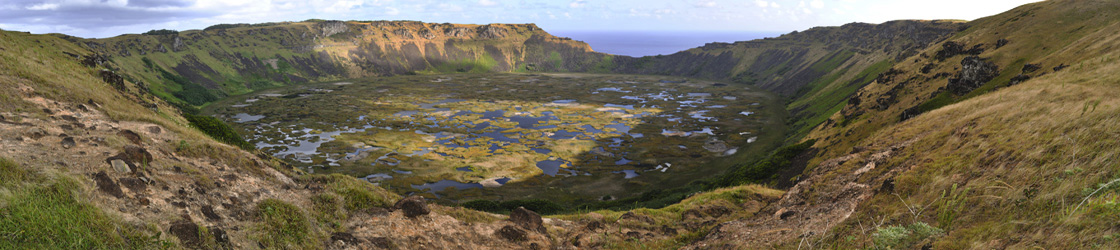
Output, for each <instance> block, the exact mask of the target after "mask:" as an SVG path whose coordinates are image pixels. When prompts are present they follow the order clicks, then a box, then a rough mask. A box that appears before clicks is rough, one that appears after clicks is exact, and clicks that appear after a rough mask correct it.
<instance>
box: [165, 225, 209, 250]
mask: <svg viewBox="0 0 1120 250" xmlns="http://www.w3.org/2000/svg"><path fill="white" fill-rule="evenodd" d="M167 231H168V232H170V233H171V235H174V236H175V238H179V242H182V243H183V245H184V246H186V247H187V248H191V249H197V248H200V247H202V243H203V241H202V236H201V235H199V232H200V230H199V227H198V225H196V224H194V222H191V221H190V220H187V219H183V220H179V221H177V222H175V223H172V224H171V228H168V229H167Z"/></svg>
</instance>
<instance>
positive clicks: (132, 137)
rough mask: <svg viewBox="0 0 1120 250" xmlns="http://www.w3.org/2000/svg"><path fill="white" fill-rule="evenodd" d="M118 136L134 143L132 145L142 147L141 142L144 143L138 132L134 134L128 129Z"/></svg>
mask: <svg viewBox="0 0 1120 250" xmlns="http://www.w3.org/2000/svg"><path fill="white" fill-rule="evenodd" d="M117 135H120V136H121V137H124V138H125V139H128V141H129V142H132V144H136V145H140V142H142V141H141V139H140V134H137V133H136V132H134V131H132V130H127V129H125V130H121V132H118V133H117Z"/></svg>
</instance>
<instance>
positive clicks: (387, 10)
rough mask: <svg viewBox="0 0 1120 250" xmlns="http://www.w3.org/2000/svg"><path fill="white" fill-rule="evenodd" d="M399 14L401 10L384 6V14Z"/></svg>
mask: <svg viewBox="0 0 1120 250" xmlns="http://www.w3.org/2000/svg"><path fill="white" fill-rule="evenodd" d="M399 14H401V10H400V9H397V8H393V7H386V8H385V15H390V16H396V15H399Z"/></svg>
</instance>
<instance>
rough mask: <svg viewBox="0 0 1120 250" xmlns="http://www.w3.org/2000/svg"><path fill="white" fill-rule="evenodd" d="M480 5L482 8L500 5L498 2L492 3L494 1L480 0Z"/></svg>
mask: <svg viewBox="0 0 1120 250" xmlns="http://www.w3.org/2000/svg"><path fill="white" fill-rule="evenodd" d="M478 5H481V6H494V5H498V2H494V1H492V0H478Z"/></svg>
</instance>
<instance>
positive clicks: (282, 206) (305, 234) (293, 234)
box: [257, 199, 319, 249]
mask: <svg viewBox="0 0 1120 250" xmlns="http://www.w3.org/2000/svg"><path fill="white" fill-rule="evenodd" d="M257 214H258V215H259V216H260V219H261V221H262V222H263V223H264V225H262V228H261V231H262V232H263V233H264V235H263V236H262V237H261V244H263V245H264V246H265V248H268V249H318V248H319V240H318V239H316V238H315V237H314V236H313V235H312V232H311V225H310V224H309V223H308V221H307V217H306V216H304V215H303V211H301V210H300V209H299V208H298V207H296V206H295V205H292V204H288V203H287V202H284V201H281V200H277V199H267V200H263V201H261V203H260V204H258V205H257Z"/></svg>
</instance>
